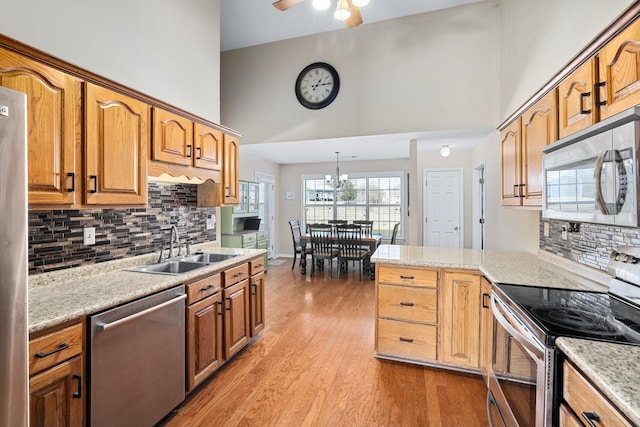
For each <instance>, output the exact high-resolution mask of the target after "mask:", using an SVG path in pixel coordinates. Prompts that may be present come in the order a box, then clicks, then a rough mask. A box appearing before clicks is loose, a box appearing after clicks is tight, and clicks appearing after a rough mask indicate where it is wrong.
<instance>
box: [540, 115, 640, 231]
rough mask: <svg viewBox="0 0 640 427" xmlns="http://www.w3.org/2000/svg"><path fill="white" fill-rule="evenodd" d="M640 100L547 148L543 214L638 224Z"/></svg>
mask: <svg viewBox="0 0 640 427" xmlns="http://www.w3.org/2000/svg"><path fill="white" fill-rule="evenodd" d="M639 138H640V106H637V107H634V108H631V109H629V110H626V111H623V112H621V113H619V114H617V115H615V116H612V117H610V118H608V119H606V120H604V121H602V122H600V123H598V124H596V125H594V126H591V127H589V128H587V129H584V130H582V131H580V132H577V133H576V134H573V135H570V136H568V137H566V138H563V139H561V140H559V141H557V142H555V143H553V144H551V145H548V146H547V147H545V148H544V149H543V152H544V153H545V154H544V155H543V156H542V169H543V191H542V217H543V218H555V219H564V220H567V221H575V222H591V223H597V224H612V225H619V226H626V227H637V226H638V224H639V221H638V148H639Z"/></svg>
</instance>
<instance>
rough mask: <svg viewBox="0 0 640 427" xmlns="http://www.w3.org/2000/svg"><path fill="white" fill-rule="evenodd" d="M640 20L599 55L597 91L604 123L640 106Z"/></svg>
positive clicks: (601, 117) (612, 41) (619, 35)
mask: <svg viewBox="0 0 640 427" xmlns="http://www.w3.org/2000/svg"><path fill="white" fill-rule="evenodd" d="M639 44H640V20H636V21H635V22H633V23H631V25H629V26H628V27H627V28H626V29H624V30H623V31H622V32H620V34H618V35H617V36H616V37H614V38H613V39H612V40H611V41H609V42H608V43H607V44H606V45H605V46H604V47H603V48H602V49H601V50H600V52H599V53H598V63H599V73H598V74H599V75H598V84H597V85H596V89H595V90H597V91H598V95H597V100H598V104H599V107H600V120H604V119H606V118H608V117H611V116H613V115H614V114H617V113H619V112H621V111H623V110H626V109H627V108H631V107H633V106H635V105H638V104H640V50H639V49H638V45H639Z"/></svg>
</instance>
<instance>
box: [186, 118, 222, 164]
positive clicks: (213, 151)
mask: <svg viewBox="0 0 640 427" xmlns="http://www.w3.org/2000/svg"><path fill="white" fill-rule="evenodd" d="M193 133H194V145H195V157H194V164H193V165H194V166H196V167H199V168H203V169H211V170H217V171H219V170H222V143H223V141H222V132H221V131H219V130H217V129H213V128H211V127H208V126H204V125H201V124H200V123H194V126H193Z"/></svg>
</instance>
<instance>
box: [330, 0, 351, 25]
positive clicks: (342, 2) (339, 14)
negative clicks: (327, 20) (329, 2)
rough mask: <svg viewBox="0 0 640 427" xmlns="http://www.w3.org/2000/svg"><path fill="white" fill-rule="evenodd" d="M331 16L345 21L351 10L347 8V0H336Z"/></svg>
mask: <svg viewBox="0 0 640 427" xmlns="http://www.w3.org/2000/svg"><path fill="white" fill-rule="evenodd" d="M333 16H334V17H335V18H336V19H337V20H339V21H346V20H347V19H349V18H350V17H351V11H350V10H349V2H347V0H338V6H337V7H336V12H335V13H334V14H333Z"/></svg>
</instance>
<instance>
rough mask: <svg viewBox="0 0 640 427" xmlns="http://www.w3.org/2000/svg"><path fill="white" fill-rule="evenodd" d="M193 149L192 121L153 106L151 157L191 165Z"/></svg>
mask: <svg viewBox="0 0 640 427" xmlns="http://www.w3.org/2000/svg"><path fill="white" fill-rule="evenodd" d="M193 151H194V150H193V122H192V121H191V120H189V119H187V118H185V117H181V116H179V115H177V114H174V113H171V112H169V111H166V110H163V109H162V108H157V107H154V108H153V144H152V147H151V159H152V160H159V161H162V162H168V163H174V164H177V165H184V166H191V165H192V163H193V161H192V158H193Z"/></svg>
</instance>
